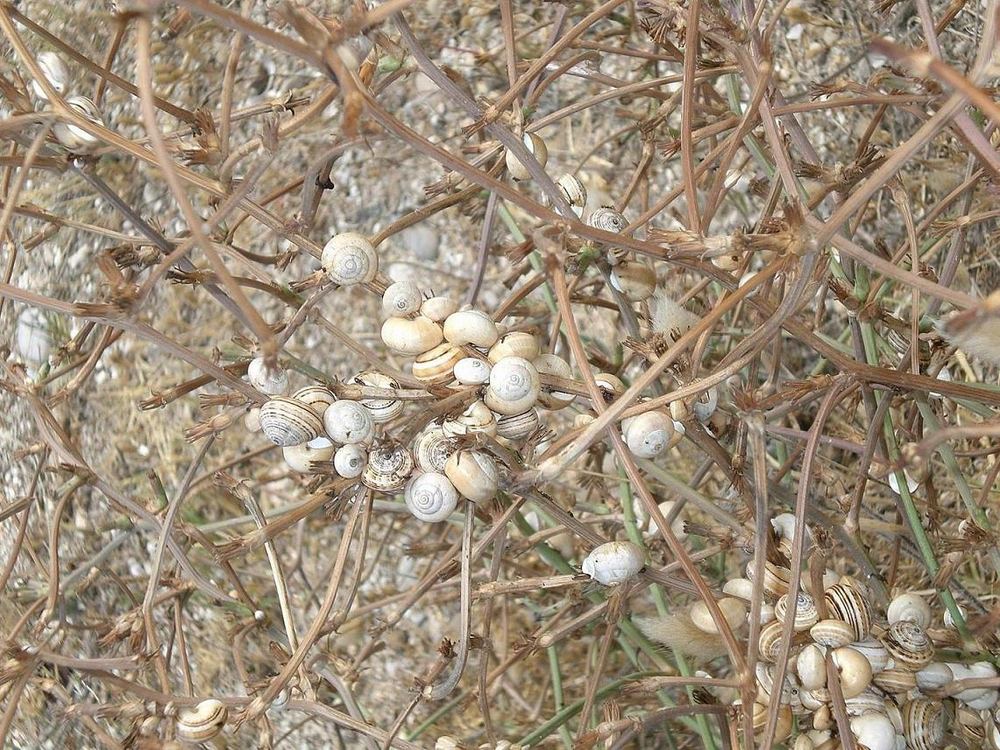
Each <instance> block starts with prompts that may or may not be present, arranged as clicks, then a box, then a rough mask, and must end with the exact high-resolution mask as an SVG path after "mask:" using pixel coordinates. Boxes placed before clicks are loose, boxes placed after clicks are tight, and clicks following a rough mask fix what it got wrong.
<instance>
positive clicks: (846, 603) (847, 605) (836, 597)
mask: <svg viewBox="0 0 1000 750" xmlns="http://www.w3.org/2000/svg"><path fill="white" fill-rule="evenodd" d="M824 598H825V599H826V605H827V607H828V608H829V611H830V616H831V617H837V618H839V619H841V620H843V621H844V622H846V623H848V624H850V625H851V627H853V628H854V635H855V637H854V638H853V639H852V640H855V641H860V640H862V639H863V638H865V637H866V636H867V635H868V633H869V631H870V630H871V627H872V610H871V605H870V604H869V603H868V599H867V598H866V597H865V595H864V594H862V593H861V591H859V590H858V589H857V587H856V584H854V582H853V581H852V580H851V579H842V580H841V582H840V583H838V584H836V585H834V586H831V587H830V588H828V589H827V590H826V593H825V594H824Z"/></svg>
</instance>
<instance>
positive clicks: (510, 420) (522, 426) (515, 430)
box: [497, 409, 539, 440]
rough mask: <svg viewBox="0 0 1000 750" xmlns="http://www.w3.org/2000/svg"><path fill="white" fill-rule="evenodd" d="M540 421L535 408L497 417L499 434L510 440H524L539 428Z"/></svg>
mask: <svg viewBox="0 0 1000 750" xmlns="http://www.w3.org/2000/svg"><path fill="white" fill-rule="evenodd" d="M538 423H539V419H538V412H537V411H536V410H535V409H528V411H526V412H522V413H521V414H511V415H508V416H504V417H500V418H499V419H497V435H498V436H499V437H502V438H507V439H508V440H524V439H525V438H526V437H528V435H530V434H531V433H533V432H534V431H535V430H537V429H538Z"/></svg>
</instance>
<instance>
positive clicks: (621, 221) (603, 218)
mask: <svg viewBox="0 0 1000 750" xmlns="http://www.w3.org/2000/svg"><path fill="white" fill-rule="evenodd" d="M587 223H588V224H590V226H592V227H594V228H595V229H602V230H604V231H605V232H614V233H615V234H621V233H622V232H624V231H625V227H627V226H628V221H626V220H625V214H623V213H622V212H621V211H618V210H616V209H614V208H612V207H611V206H601V207H600V208H595V209H594V210H593V211H592V212H591V214H590V218H589V219H587Z"/></svg>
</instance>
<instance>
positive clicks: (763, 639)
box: [757, 620, 785, 662]
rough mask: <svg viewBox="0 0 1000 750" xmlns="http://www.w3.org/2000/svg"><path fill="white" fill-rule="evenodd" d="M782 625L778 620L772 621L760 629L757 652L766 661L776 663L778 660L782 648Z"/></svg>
mask: <svg viewBox="0 0 1000 750" xmlns="http://www.w3.org/2000/svg"><path fill="white" fill-rule="evenodd" d="M784 627H785V626H784V625H782V624H781V623H780V622H778V621H777V620H772V621H771V622H769V623H767V624H766V625H765V626H764V627H762V628H761V629H760V637H759V638H758V639H757V651H758V653H759V654H760V658H761V659H763V660H764V661H772V662H773V661H775V660H777V658H778V650H779V649H780V648H781V640H782V631H783V630H784Z"/></svg>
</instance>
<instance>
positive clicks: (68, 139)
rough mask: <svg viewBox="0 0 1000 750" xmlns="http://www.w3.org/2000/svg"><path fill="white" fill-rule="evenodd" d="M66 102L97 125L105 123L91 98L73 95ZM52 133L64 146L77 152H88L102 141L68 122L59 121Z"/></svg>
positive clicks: (53, 127)
mask: <svg viewBox="0 0 1000 750" xmlns="http://www.w3.org/2000/svg"><path fill="white" fill-rule="evenodd" d="M66 103H67V104H68V105H69V106H71V107H72V108H73V109H75V110H76V111H77V112H79V113H80V114H82V115H83V116H84V117H86V118H87V119H88V120H90V121H91V122H92V123H94V124H95V125H102V126H103V125H104V117H103V115H101V111H100V110H99V109H98V108H97V105H96V104H94V103H93V102H92V101H91V100H90V99H88V98H87V97H85V96H71V97H68V98H67V99H66ZM52 135H54V136H55V138H56V140H57V141H59V142H60V143H61V144H62V145H63V146H65V147H66V148H68V149H69V150H70V151H73V152H75V153H87V152H89V151H92V150H94V149H95V148H96V147H97V145H98V144H99V143H100V142H101V141H100V139H99V138H97V136H94V135H91V134H90V133H88V132H87V131H86V130H84V129H83V128H81V127H79V126H77V125H73V124H71V123H68V122H57V123H56V124H55V125H53V126H52Z"/></svg>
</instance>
